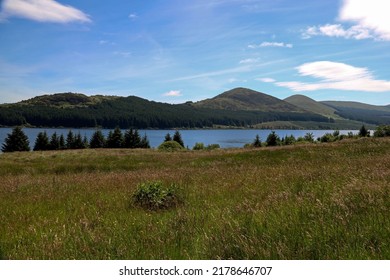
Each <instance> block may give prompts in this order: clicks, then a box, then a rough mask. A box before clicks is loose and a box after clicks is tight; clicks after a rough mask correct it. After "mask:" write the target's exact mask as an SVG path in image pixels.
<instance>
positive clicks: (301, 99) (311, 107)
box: [284, 94, 341, 119]
mask: <svg viewBox="0 0 390 280" xmlns="http://www.w3.org/2000/svg"><path fill="white" fill-rule="evenodd" d="M284 101H286V102H288V103H291V104H293V105H295V106H297V107H299V108H302V109H304V110H306V111H309V112H313V113H317V114H319V115H322V116H325V117H328V118H333V119H341V117H340V116H338V115H337V114H336V113H335V112H336V109H335V108H332V107H330V106H327V105H325V104H322V103H320V102H317V101H315V100H313V99H311V98H309V97H307V96H304V95H300V94H296V95H292V96H290V97H288V98H286V99H284Z"/></svg>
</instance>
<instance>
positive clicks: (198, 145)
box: [192, 143, 205, 151]
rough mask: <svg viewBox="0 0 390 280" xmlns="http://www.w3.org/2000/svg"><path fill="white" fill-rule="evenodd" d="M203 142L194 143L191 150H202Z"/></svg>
mask: <svg viewBox="0 0 390 280" xmlns="http://www.w3.org/2000/svg"><path fill="white" fill-rule="evenodd" d="M204 148H205V147H204V144H203V143H195V145H194V147H193V148H192V149H193V150H195V151H198V150H204Z"/></svg>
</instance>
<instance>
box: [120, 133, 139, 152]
mask: <svg viewBox="0 0 390 280" xmlns="http://www.w3.org/2000/svg"><path fill="white" fill-rule="evenodd" d="M140 144H141V137H140V135H139V133H138V130H137V129H135V130H133V129H132V128H130V129H129V130H128V131H126V133H125V136H124V141H123V147H124V148H130V149H134V148H140Z"/></svg>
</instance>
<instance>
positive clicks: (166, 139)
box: [164, 133, 172, 142]
mask: <svg viewBox="0 0 390 280" xmlns="http://www.w3.org/2000/svg"><path fill="white" fill-rule="evenodd" d="M168 141H172V137H171V134H169V133H167V135H165V139H164V142H168Z"/></svg>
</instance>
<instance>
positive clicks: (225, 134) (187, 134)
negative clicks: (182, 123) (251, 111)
mask: <svg viewBox="0 0 390 280" xmlns="http://www.w3.org/2000/svg"><path fill="white" fill-rule="evenodd" d="M69 130H70V129H69V128H23V131H24V133H25V134H26V135H27V137H28V138H29V140H30V147H31V149H32V148H33V147H34V143H35V139H36V137H37V135H38V133H39V132H43V131H46V132H47V134H48V136H49V138H50V136H51V135H52V134H53V133H54V132H57V134H58V135H61V134H63V135H64V137H65V139H66V135H67V134H68V132H69ZM71 130H72V132H73V133H74V134H77V133H79V132H80V133H81V136H83V137H84V136H87V138H88V139H90V138H91V136H92V134H93V133H94V132H95V129H71ZM11 131H12V128H0V146H2V144H3V143H4V140H5V138H6V137H7V134H8V133H11ZM109 131H110V129H102V132H103V134H104V135H105V136H107V135H108V133H109ZM122 131H123V132H125V130H122ZM271 131H272V130H268V129H264V130H258V129H204V130H203V129H199V130H198V129H197V130H180V133H181V136H182V139H183V141H184V145H185V146H187V147H189V148H192V147H193V146H194V145H195V143H197V142H202V143H204V144H205V145H209V144H219V145H220V146H221V148H236V147H240V148H241V147H243V146H244V145H245V144H247V143H252V142H253V140H254V139H255V137H256V134H258V135H259V136H260V138H261V141H265V140H266V139H267V136H268V134H269V133H271ZM274 131H275V132H276V134H278V135H279V137H280V138H282V137H285V136H286V135H294V137H296V138H297V137H299V136H304V135H305V134H306V133H308V132H309V133H313V135H314V138H315V139H317V137H321V136H322V135H324V134H325V133H333V131H334V130H274ZM348 132H353V133H354V134H357V133H358V131H357V130H340V133H341V134H347V133H348ZM139 133H140V135H141V136H143V135H145V134H146V135H147V137H148V139H149V142H150V146H151V147H152V148H155V147H158V146H159V145H160V144H161V143H162V142H163V141H164V138H165V135H166V134H167V133H170V134H171V136H173V134H174V133H175V130H139Z"/></svg>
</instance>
